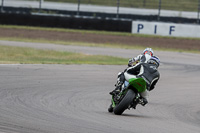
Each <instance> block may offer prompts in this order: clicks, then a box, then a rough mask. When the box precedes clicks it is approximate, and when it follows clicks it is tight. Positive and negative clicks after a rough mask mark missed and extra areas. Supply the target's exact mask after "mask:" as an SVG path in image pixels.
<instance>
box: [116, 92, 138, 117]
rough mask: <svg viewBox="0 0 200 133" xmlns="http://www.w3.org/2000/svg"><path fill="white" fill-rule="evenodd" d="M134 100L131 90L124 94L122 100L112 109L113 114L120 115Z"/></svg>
mask: <svg viewBox="0 0 200 133" xmlns="http://www.w3.org/2000/svg"><path fill="white" fill-rule="evenodd" d="M134 98H135V93H134V91H133V90H131V89H129V90H128V91H127V93H126V94H125V96H124V98H123V99H122V100H121V101H120V103H119V104H117V105H116V106H115V108H114V113H115V114H116V115H121V114H122V113H123V112H124V111H125V110H126V109H127V108H128V106H129V105H130V103H131V102H132V101H133V99H134Z"/></svg>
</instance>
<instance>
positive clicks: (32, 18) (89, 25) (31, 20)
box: [0, 13, 132, 32]
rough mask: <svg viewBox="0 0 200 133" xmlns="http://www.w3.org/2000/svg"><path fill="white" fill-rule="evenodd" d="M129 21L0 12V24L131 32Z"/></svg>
mask: <svg viewBox="0 0 200 133" xmlns="http://www.w3.org/2000/svg"><path fill="white" fill-rule="evenodd" d="M131 23H132V22H131V21H128V20H126V21H125V20H117V19H98V18H89V17H67V16H65V17H64V16H52V15H51V16H50V15H49V16H48V15H39V14H38V15H31V14H17V13H0V24H9V25H27V26H43V27H62V28H71V29H89V30H105V31H121V32H131V25H132V24H131Z"/></svg>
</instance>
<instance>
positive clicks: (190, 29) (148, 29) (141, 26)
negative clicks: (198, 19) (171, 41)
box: [132, 21, 200, 38]
mask: <svg viewBox="0 0 200 133" xmlns="http://www.w3.org/2000/svg"><path fill="white" fill-rule="evenodd" d="M132 33H137V34H150V35H161V36H175V37H199V38H200V25H192V24H176V23H163V22H146V21H133V22H132Z"/></svg>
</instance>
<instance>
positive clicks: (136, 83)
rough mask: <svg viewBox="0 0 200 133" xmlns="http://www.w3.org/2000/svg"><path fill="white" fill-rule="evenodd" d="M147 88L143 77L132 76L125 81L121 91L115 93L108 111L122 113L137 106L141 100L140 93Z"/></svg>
mask: <svg viewBox="0 0 200 133" xmlns="http://www.w3.org/2000/svg"><path fill="white" fill-rule="evenodd" d="M145 90H146V81H145V80H144V79H143V78H132V79H130V80H129V81H125V83H124V85H123V87H122V89H121V92H120V93H119V94H117V95H113V96H112V99H111V105H110V107H109V108H108V112H111V113H112V112H114V114H116V115H121V114H122V113H123V112H124V111H125V110H126V109H130V108H134V109H135V108H136V105H137V104H138V103H139V102H140V95H139V93H141V92H144V91H145Z"/></svg>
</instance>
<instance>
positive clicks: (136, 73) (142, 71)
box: [124, 63, 160, 102]
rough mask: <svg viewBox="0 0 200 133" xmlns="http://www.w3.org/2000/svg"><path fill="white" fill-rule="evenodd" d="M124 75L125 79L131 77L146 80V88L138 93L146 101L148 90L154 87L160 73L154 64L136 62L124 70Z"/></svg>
mask: <svg viewBox="0 0 200 133" xmlns="http://www.w3.org/2000/svg"><path fill="white" fill-rule="evenodd" d="M124 76H125V80H127V81H128V80H129V79H131V78H143V79H144V80H145V81H146V86H147V89H146V90H145V91H144V92H142V93H140V95H141V96H142V97H143V98H145V99H146V100H147V101H148V91H151V90H153V89H154V87H155V85H156V83H157V81H158V80H159V78H160V73H159V71H158V70H157V67H156V65H155V64H149V63H138V64H136V65H135V66H133V67H129V68H128V69H127V70H126V72H124ZM147 101H146V102H147Z"/></svg>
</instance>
